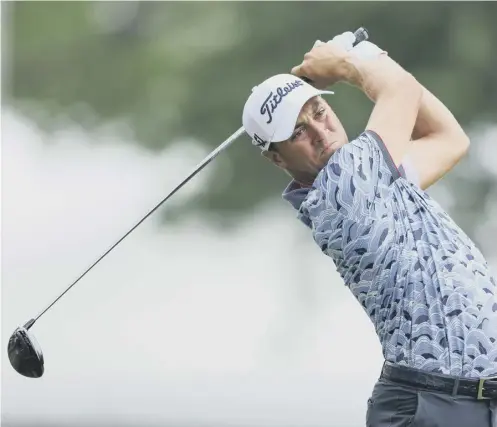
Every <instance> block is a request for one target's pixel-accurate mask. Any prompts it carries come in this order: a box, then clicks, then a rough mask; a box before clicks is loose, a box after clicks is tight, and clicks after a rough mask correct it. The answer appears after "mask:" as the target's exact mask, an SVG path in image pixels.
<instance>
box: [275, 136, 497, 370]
mask: <svg viewBox="0 0 497 427" xmlns="http://www.w3.org/2000/svg"><path fill="white" fill-rule="evenodd" d="M283 198H284V199H285V200H287V201H288V202H290V203H291V204H292V205H293V206H294V207H295V209H297V210H298V214H297V216H298V218H299V219H300V220H301V221H302V222H303V223H304V224H305V225H306V226H308V227H309V228H310V229H311V230H312V235H313V237H314V240H315V242H316V243H317V245H318V246H319V247H320V248H321V250H322V251H323V253H324V254H326V255H327V256H329V257H330V258H331V259H332V260H333V261H334V264H335V266H336V269H337V271H338V272H339V274H340V275H341V277H342V279H343V280H344V282H345V285H346V286H347V287H348V288H349V289H350V290H351V292H352V293H353V295H354V297H355V298H356V299H357V301H358V302H359V303H360V304H361V306H362V307H363V308H364V310H365V311H366V313H367V314H368V316H369V318H370V319H371V321H372V322H373V324H374V327H375V330H376V333H377V335H378V338H379V340H380V342H381V346H382V351H383V356H384V358H385V360H387V361H390V362H393V363H397V364H400V365H405V366H409V367H413V368H418V369H422V370H425V371H429V372H438V373H443V374H448V375H454V376H462V377H484V376H491V375H495V374H497V343H496V339H497V297H496V295H497V285H496V280H495V278H494V277H493V276H492V273H491V271H490V269H489V266H488V263H487V261H486V260H485V258H484V257H483V255H482V254H481V253H480V251H479V250H478V248H477V247H476V246H475V244H474V243H473V242H472V241H471V239H470V238H469V237H468V236H467V235H466V234H465V233H464V232H463V231H462V230H461V229H460V228H459V227H458V226H457V225H456V224H455V222H454V221H453V220H452V219H451V218H450V216H449V215H448V214H447V213H446V212H445V211H444V210H443V209H442V208H441V207H440V205H439V204H438V203H437V202H435V201H434V200H433V199H431V197H430V196H429V195H428V194H427V193H426V192H424V191H422V190H421V189H420V188H419V186H418V185H417V184H416V182H415V180H414V179H410V178H409V177H408V176H406V173H405V169H404V168H402V167H401V168H399V169H397V168H396V166H395V164H394V162H393V160H392V158H391V157H390V155H389V153H388V151H387V149H386V147H385V145H384V143H383V141H382V140H381V139H380V137H379V136H378V135H377V134H375V133H374V132H371V131H366V132H364V133H362V134H361V135H360V136H359V137H358V138H357V139H355V140H354V141H352V142H350V143H348V144H346V145H345V146H343V147H342V148H341V149H339V150H337V151H336V152H335V153H334V154H333V155H332V156H331V158H330V159H329V161H328V163H327V165H326V166H325V167H324V168H323V169H322V170H321V171H320V173H319V174H318V176H317V177H316V179H315V181H314V183H313V185H312V187H310V188H302V187H300V186H299V185H298V184H296V183H295V182H292V183H290V185H289V186H288V187H287V188H286V189H285V192H284V193H283Z"/></svg>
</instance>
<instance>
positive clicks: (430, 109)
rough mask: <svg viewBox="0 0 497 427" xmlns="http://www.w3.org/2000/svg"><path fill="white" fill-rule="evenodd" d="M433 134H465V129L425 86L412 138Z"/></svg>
mask: <svg viewBox="0 0 497 427" xmlns="http://www.w3.org/2000/svg"><path fill="white" fill-rule="evenodd" d="M433 134H447V135H456V136H457V135H458V134H459V135H461V134H464V131H463V129H462V128H461V126H460V125H459V123H458V122H457V120H456V119H455V117H454V116H453V114H452V113H451V112H450V110H449V109H448V108H447V107H446V106H445V105H444V104H443V103H442V102H441V101H440V100H439V99H438V98H437V97H436V96H435V95H433V94H432V93H431V92H430V91H429V90H428V89H426V88H425V87H423V96H422V98H421V105H420V107H419V112H418V117H417V119H416V123H415V125H414V129H413V133H412V139H413V140H416V139H420V138H423V137H425V136H428V135H433Z"/></svg>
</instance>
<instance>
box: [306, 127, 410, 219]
mask: <svg viewBox="0 0 497 427" xmlns="http://www.w3.org/2000/svg"><path fill="white" fill-rule="evenodd" d="M403 173H404V171H403V169H402V168H401V169H400V170H399V169H397V167H396V166H395V163H394V161H393V159H392V157H391V156H390V154H389V152H388V150H387V148H386V146H385V144H384V142H383V141H382V140H381V138H380V137H379V136H378V135H377V134H376V133H375V132H372V131H365V132H363V133H362V134H361V135H359V137H358V138H356V139H355V140H353V141H351V142H350V143H348V144H346V145H344V146H343V147H342V148H341V149H339V150H337V151H336V152H335V153H334V154H333V155H332V156H331V158H330V160H329V161H328V164H327V165H326V166H325V168H324V170H323V171H322V173H321V174H320V176H318V179H317V180H316V182H315V191H313V192H311V194H309V197H308V198H307V200H306V205H305V206H304V209H306V210H307V214H308V215H309V217H310V218H317V217H318V216H319V215H320V214H321V212H320V211H322V209H323V208H325V209H327V210H329V209H333V210H335V211H337V212H339V213H341V214H342V215H343V216H345V217H348V218H360V219H361V220H364V219H366V218H368V217H369V218H376V217H382V216H384V214H385V212H386V210H387V209H388V201H389V199H390V198H391V195H392V184H393V183H394V182H395V181H396V180H397V179H399V178H401V177H403Z"/></svg>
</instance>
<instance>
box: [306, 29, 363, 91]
mask: <svg viewBox="0 0 497 427" xmlns="http://www.w3.org/2000/svg"><path fill="white" fill-rule="evenodd" d="M354 36H355V41H354V43H353V44H352V46H357V45H358V44H359V43H361V42H363V41H364V40H367V39H368V38H369V34H368V30H366V28H364V27H360V28H358V29H357V30H355V31H354ZM301 79H302V80H304V81H305V82H306V83H309V84H312V80H311V79H309V78H308V77H301Z"/></svg>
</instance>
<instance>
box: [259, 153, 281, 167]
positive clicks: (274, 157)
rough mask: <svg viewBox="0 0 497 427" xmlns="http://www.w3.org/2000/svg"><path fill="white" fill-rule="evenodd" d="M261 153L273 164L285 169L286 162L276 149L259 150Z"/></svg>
mask: <svg viewBox="0 0 497 427" xmlns="http://www.w3.org/2000/svg"><path fill="white" fill-rule="evenodd" d="M261 155H262V156H263V157H265V158H266V159H268V160H269V161H270V162H271V163H272V164H273V165H276V166H278V167H279V168H281V169H286V163H285V161H284V160H283V159H282V157H281V154H280V153H278V152H277V151H261Z"/></svg>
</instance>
